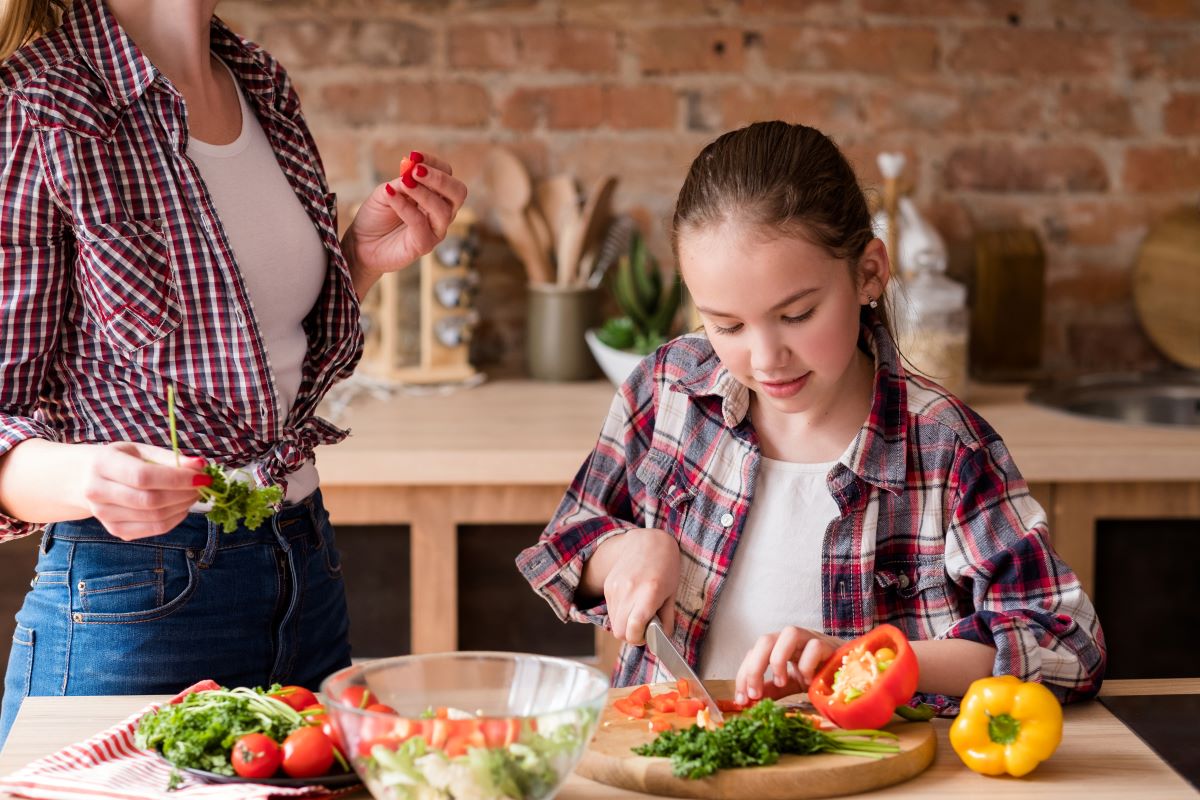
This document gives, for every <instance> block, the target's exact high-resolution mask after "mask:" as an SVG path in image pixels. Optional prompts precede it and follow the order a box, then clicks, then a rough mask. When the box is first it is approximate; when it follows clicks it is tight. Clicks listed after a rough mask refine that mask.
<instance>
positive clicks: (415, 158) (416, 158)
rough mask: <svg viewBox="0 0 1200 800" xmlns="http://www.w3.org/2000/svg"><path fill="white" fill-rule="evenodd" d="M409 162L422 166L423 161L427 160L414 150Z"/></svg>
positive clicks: (409, 156)
mask: <svg viewBox="0 0 1200 800" xmlns="http://www.w3.org/2000/svg"><path fill="white" fill-rule="evenodd" d="M408 160H409V161H411V162H413V163H414V164H420V163H421V162H422V161H424V160H425V156H424V155H422V154H421V153H418V152H417V151H416V150H413V151H412V152H411V153H409V154H408Z"/></svg>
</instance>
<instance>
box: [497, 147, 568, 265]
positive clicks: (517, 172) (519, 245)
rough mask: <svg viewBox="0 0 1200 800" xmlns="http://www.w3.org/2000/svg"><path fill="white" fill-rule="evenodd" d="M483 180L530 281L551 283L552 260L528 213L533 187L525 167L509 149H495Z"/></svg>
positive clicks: (509, 241) (501, 226)
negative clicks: (539, 240) (540, 243)
mask: <svg viewBox="0 0 1200 800" xmlns="http://www.w3.org/2000/svg"><path fill="white" fill-rule="evenodd" d="M484 180H485V181H487V183H488V186H489V187H490V189H491V194H492V199H493V201H494V202H495V204H496V216H497V218H498V219H499V220H500V229H501V230H502V231H504V236H505V238H506V239H508V243H509V245H511V246H512V248H513V252H515V253H516V254H517V257H518V258H520V259H521V261H522V262H524V264H525V271H526V273H527V274H528V275H529V279H530V281H532V282H534V283H549V282H551V281H552V280H553V276H552V270H551V267H550V258H549V256H548V255H547V253H546V251H544V250H543V249H542V248H541V247H540V246H539V245H538V239H537V234H536V233H535V232H534V230H533V228H532V227H531V224H530V221H529V218H528V217H527V216H526V214H525V210H526V209H527V208H528V207H529V203H530V200H531V199H532V198H533V185H532V181H530V179H529V172H528V171H527V170H526V169H525V165H524V164H522V163H521V159H519V158H517V156H516V154H515V153H513V152H512V151H511V150H509V149H508V148H505V147H493V148H492V149H491V151H490V152H489V153H488V158H487V161H486V162H485V163H484Z"/></svg>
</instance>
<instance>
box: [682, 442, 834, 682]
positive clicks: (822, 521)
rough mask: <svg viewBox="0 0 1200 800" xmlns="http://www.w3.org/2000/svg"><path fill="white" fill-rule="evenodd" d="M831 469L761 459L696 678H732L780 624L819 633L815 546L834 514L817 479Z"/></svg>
mask: <svg viewBox="0 0 1200 800" xmlns="http://www.w3.org/2000/svg"><path fill="white" fill-rule="evenodd" d="M836 463H837V462H836V461H830V462H828V463H823V464H796V463H792V462H788V461H775V460H773V459H770V458H763V459H761V461H760V464H759V468H758V479H757V481H756V483H755V486H754V498H753V500H752V501H751V504H750V512H749V514H747V516H746V525H745V527H744V528H743V529H742V534H741V538H740V540H739V541H738V546H737V551H736V552H735V553H734V555H733V564H732V566H730V568H729V574H728V575H727V576H726V577H725V583H724V585H723V586H722V587H721V595H720V597H718V598H717V605H716V610H715V612H714V614H713V619H712V623H711V626H710V627H709V629H708V633H707V635H706V636H705V637H704V643H703V645H702V646H701V652H700V677H701V678H704V679H706V680H707V679H709V678H735V677H737V671H738V667H739V666H741V663H742V659H743V658H745V656H746V654H747V653H748V652H750V649H751V648H752V647H753V646H754V643H755V642H756V641H758V637H759V636H762V635H763V634H764V633H777V632H778V631H780V630H781V629H782V628H784V627H786V626H788V625H795V626H797V627H800V628H811V629H814V630H818V631H820V630H823V621H822V619H821V560H822V548H823V546H824V541H825V529H826V528H828V527H829V523H830V522H832V521H833V519H834V518H835V517H837V516H838V513H839V512H838V507H837V503H836V502H834V499H833V497H832V496H831V495H830V494H829V488H828V487H827V486H826V485H825V476H826V475H828V474H829V471H830V470H831V469H833V466H834V465H835V464H836Z"/></svg>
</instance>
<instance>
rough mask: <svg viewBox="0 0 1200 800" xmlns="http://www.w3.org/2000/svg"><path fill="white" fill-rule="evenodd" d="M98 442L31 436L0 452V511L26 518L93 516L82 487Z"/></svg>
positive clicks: (58, 520) (37, 519) (46, 519)
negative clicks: (67, 440) (81, 442)
mask: <svg viewBox="0 0 1200 800" xmlns="http://www.w3.org/2000/svg"><path fill="white" fill-rule="evenodd" d="M96 449H97V448H96V445H90V444H60V443H58V442H49V441H46V440H45V439H27V440H25V441H24V442H21V443H20V444H18V445H17V446H16V447H14V448H13V449H12V450H10V451H8V453H6V454H4V455H3V456H0V512H2V513H4V514H5V515H7V516H10V517H14V518H15V519H19V520H24V521H26V522H61V521H62V520H68V519H81V518H83V517H88V516H91V512H90V511H88V510H87V505H86V502H85V501H84V499H83V497H82V494H81V489H80V487H82V486H83V483H84V481H83V476H84V475H85V474H86V472H87V469H88V464H89V463H90V460H91V459H92V457H93V456H94V454H95V452H96Z"/></svg>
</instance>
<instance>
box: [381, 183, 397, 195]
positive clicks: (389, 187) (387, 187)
mask: <svg viewBox="0 0 1200 800" xmlns="http://www.w3.org/2000/svg"><path fill="white" fill-rule="evenodd" d="M383 190H384V191H385V192H387V193H388V194H390V195H391V196H393V197H395V196H396V190H395V189H393V188H392V185H391V184H390V183H385V184H384V185H383Z"/></svg>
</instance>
